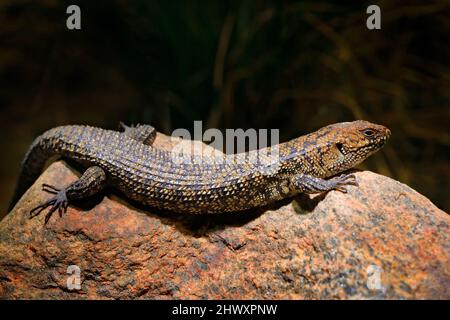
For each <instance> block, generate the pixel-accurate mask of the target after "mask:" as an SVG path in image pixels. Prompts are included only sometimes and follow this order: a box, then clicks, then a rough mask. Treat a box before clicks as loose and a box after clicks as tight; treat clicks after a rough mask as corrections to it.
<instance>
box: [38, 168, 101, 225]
mask: <svg viewBox="0 0 450 320" xmlns="http://www.w3.org/2000/svg"><path fill="white" fill-rule="evenodd" d="M105 184H106V174H105V172H104V171H103V169H102V168H100V167H96V166H92V167H89V168H88V169H87V170H86V171H85V172H84V173H83V175H82V176H81V177H80V178H79V179H78V180H77V181H75V182H74V183H72V184H70V185H69V186H67V187H66V188H63V189H59V188H56V187H54V186H51V185H48V184H43V185H42V190H43V191H45V192H48V193H51V194H53V195H54V196H53V197H52V198H50V200H48V201H45V202H44V203H42V204H40V205H39V206H37V207H35V208H34V209H32V210H31V211H30V218H33V217H35V216H37V215H39V214H40V213H41V212H42V211H43V210H44V209H46V208H47V207H50V209H49V211H48V212H47V214H46V216H45V223H47V222H48V220H49V219H50V217H51V216H52V214H53V212H55V211H56V210H58V212H59V215H60V216H62V214H63V212H66V211H67V207H68V205H69V202H71V201H73V200H79V199H84V198H87V197H90V196H92V195H94V194H96V193H97V192H99V191H101V190H102V189H103V188H104V186H105Z"/></svg>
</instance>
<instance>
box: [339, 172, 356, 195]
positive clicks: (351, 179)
mask: <svg viewBox="0 0 450 320" xmlns="http://www.w3.org/2000/svg"><path fill="white" fill-rule="evenodd" d="M333 181H334V183H335V186H334V187H333V189H334V190H337V191H340V192H342V193H347V188H346V186H358V182H357V181H356V177H355V175H354V174H341V175H340V176H339V177H336V178H334V179H333Z"/></svg>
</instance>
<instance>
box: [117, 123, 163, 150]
mask: <svg viewBox="0 0 450 320" xmlns="http://www.w3.org/2000/svg"><path fill="white" fill-rule="evenodd" d="M119 126H120V127H121V128H122V129H123V134H125V135H127V136H128V137H130V138H132V139H134V140H136V141H139V142H142V143H143V144H146V145H148V146H151V145H152V144H153V142H154V141H155V138H156V129H155V128H154V127H152V126H151V125H148V124H137V125H136V126H127V125H126V124H124V123H123V122H120V123H119Z"/></svg>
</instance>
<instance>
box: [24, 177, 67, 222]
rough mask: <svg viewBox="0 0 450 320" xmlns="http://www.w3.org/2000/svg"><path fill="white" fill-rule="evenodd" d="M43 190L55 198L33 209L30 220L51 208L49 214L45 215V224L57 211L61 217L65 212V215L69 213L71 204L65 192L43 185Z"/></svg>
mask: <svg viewBox="0 0 450 320" xmlns="http://www.w3.org/2000/svg"><path fill="white" fill-rule="evenodd" d="M42 190H43V191H46V192H48V193H51V194H54V195H55V196H54V197H52V198H51V199H50V200H48V201H45V202H44V203H42V204H40V205H38V206H37V207H35V208H33V209H32V210H31V211H30V219H31V218H34V217H36V216H38V215H39V214H40V213H41V212H42V211H44V210H45V209H46V208H48V207H50V209H49V210H48V212H47V214H46V215H45V224H47V222H48V220H49V219H50V217H51V216H52V214H53V213H54V212H55V211H56V210H58V213H59V216H60V217H62V214H63V212H64V213H65V212H66V211H67V207H68V205H69V203H68V200H67V196H66V191H65V190H60V189H57V188H55V187H53V186H50V185H48V184H43V185H42Z"/></svg>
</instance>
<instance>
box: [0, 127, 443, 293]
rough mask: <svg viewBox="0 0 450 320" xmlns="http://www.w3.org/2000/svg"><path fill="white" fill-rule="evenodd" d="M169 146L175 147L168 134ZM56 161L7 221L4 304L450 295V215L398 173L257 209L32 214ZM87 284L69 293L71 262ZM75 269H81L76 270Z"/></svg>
mask: <svg viewBox="0 0 450 320" xmlns="http://www.w3.org/2000/svg"><path fill="white" fill-rule="evenodd" d="M155 143H156V144H157V145H158V146H159V147H169V146H170V145H171V142H170V141H169V140H168V139H167V138H165V137H163V136H161V135H158V138H157V141H156V142H155ZM76 177H77V175H76V174H75V171H73V170H72V169H71V168H70V167H68V166H67V165H66V164H65V163H64V162H61V161H59V162H55V163H53V164H52V165H51V166H50V167H49V168H48V169H47V170H46V171H45V172H44V173H43V174H42V176H41V177H40V178H39V179H38V181H36V183H35V184H34V185H33V186H32V187H31V188H30V189H29V190H28V192H27V193H26V194H25V195H24V196H23V197H22V199H21V200H20V201H19V203H18V204H17V205H16V207H15V208H14V210H13V211H12V212H10V213H9V214H8V215H7V216H6V217H5V218H4V219H3V221H1V223H0V298H2V299H118V298H119V299H139V298H140V299H215V298H217V299H403V298H406V299H449V298H450V267H449V266H450V232H449V231H450V227H449V226H450V217H449V216H448V215H447V214H446V213H445V212H443V211H441V210H439V209H438V208H436V207H435V206H434V205H433V204H432V203H431V202H430V201H429V200H428V199H427V198H425V197H424V196H422V195H420V194H419V193H417V192H416V191H414V190H412V189H411V188H409V187H408V186H406V185H404V184H401V183H399V182H397V181H395V180H392V179H390V178H387V177H384V176H381V175H377V174H375V173H372V172H368V171H364V172H356V177H357V180H358V182H359V184H360V186H359V187H349V188H348V193H347V194H343V193H340V192H335V191H332V192H329V193H328V194H326V195H317V196H315V197H309V196H300V197H298V198H297V199H296V201H294V202H293V203H290V202H291V200H287V201H284V202H282V203H278V204H276V205H275V206H274V207H271V208H264V209H258V210H254V211H253V212H244V213H229V214H221V215H217V216H189V215H182V214H176V213H167V212H158V211H156V210H155V209H152V208H143V207H141V206H139V205H136V204H134V203H129V202H128V201H126V200H125V199H124V198H123V197H121V196H120V195H117V194H114V193H111V192H107V193H106V195H105V196H104V197H99V198H98V199H94V200H93V202H92V203H88V204H87V205H82V204H79V205H77V206H71V207H69V209H68V211H67V213H66V214H64V215H63V217H62V218H60V217H59V216H58V214H54V215H53V216H52V218H51V219H50V221H49V223H48V224H47V225H44V220H43V219H44V215H45V214H41V215H40V216H38V217H36V218H34V219H31V220H30V219H29V218H28V212H29V210H30V209H31V208H33V207H34V206H36V205H37V204H38V203H40V202H42V201H43V200H44V199H46V198H47V197H48V196H49V195H48V194H46V193H44V192H42V191H41V187H40V186H41V184H42V183H44V182H45V183H49V184H55V185H67V184H68V183H70V182H72V181H74V180H75V179H76ZM71 265H76V266H77V267H78V268H79V270H80V276H81V277H80V279H81V288H80V289H79V290H73V291H71V290H69V289H68V287H67V282H68V279H73V278H74V276H73V275H71V274H68V267H69V266H71ZM71 268H72V267H71Z"/></svg>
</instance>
